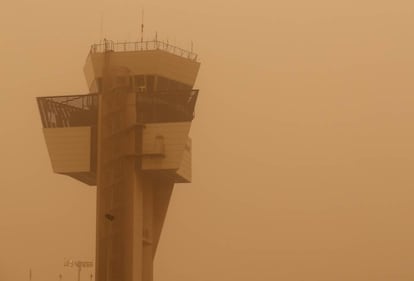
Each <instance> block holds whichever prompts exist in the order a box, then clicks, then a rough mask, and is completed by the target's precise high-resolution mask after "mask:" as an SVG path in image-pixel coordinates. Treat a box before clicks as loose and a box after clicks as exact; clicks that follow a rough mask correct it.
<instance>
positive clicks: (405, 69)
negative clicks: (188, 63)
mask: <svg viewBox="0 0 414 281" xmlns="http://www.w3.org/2000/svg"><path fill="white" fill-rule="evenodd" d="M2 4H3V5H2V8H1V9H0V62H1V67H0V79H1V80H0V81H1V82H0V134H1V135H0V136H1V138H0V168H1V170H0V171H1V174H0V192H1V193H0V281H23V280H28V276H29V274H28V271H29V268H32V271H33V279H32V280H33V281H53V280H58V275H59V273H62V274H63V276H64V277H63V280H70V281H72V280H75V278H76V273H75V270H74V269H68V268H63V259H64V258H65V257H73V258H84V259H92V258H93V256H94V247H95V246H94V241H95V189H94V188H91V187H88V186H85V185H83V184H81V183H79V182H76V181H75V180H73V179H71V178H69V177H65V176H59V175H55V174H53V173H52V168H51V166H50V162H49V158H48V154H47V150H46V145H45V143H44V140H43V135H42V130H41V122H40V118H39V114H38V111H37V105H36V102H35V97H36V96H47V95H60V94H76V93H87V87H86V83H85V80H84V77H83V73H82V67H83V64H84V62H85V58H86V56H87V53H88V50H89V46H90V44H92V43H95V42H98V41H99V40H100V39H101V38H102V37H106V38H110V39H113V40H136V39H137V38H138V37H139V32H138V30H139V25H140V21H141V19H140V14H141V8H142V7H145V38H146V39H152V38H154V35H155V32H156V31H157V32H158V39H160V40H165V41H166V40H168V41H169V42H170V43H173V44H176V45H178V46H181V47H185V48H190V46H191V43H190V42H191V41H193V42H194V49H195V51H196V52H197V53H198V54H199V58H200V61H201V63H202V65H201V69H200V73H199V77H198V80H197V83H196V87H197V88H199V89H200V96H199V100H198V105H197V108H196V119H195V120H194V122H193V127H192V131H191V136H192V138H193V183H192V184H186V185H184V184H179V185H176V188H175V191H174V194H173V199H172V202H171V205H170V209H169V213H168V217H167V221H166V224H165V227H164V231H163V234H162V238H161V242H160V246H159V248H158V252H157V256H156V260H155V270H156V272H155V278H156V280H157V281H211V280H214V281H231V280H237V281H251V280H284V281H305V280H306V281H349V280H353V281H369V280H373V281H374V280H375V281H388V280H389V281H397V280H398V281H405V280H406V281H408V280H410V281H411V280H414V224H413V219H412V218H413V214H414V204H413V203H414V189H413V188H414V176H413V175H414V130H413V129H414V91H413V90H414V79H413V77H414V51H413V50H414V33H413V26H414V2H413V1H412V0H410V1H408V0H395V1H385V0H377V1H373V0H372V1H371V0H359V1H354V0H348V1H328V0H314V1H305V0H290V1H286V0H282V1H266V0H257V1H234V0H232V1H223V0H221V1H218V0H210V1H200V2H197V1H190V0H176V1H165V0H157V1H145V2H143V1H133V0H119V1H115V0H91V1H80V0H72V1H56V0H38V1H29V0H16V1H13V2H11V1H7V2H4V3H2ZM101 18H102V19H103V20H102V23H103V24H102V25H101ZM89 274H90V271H88V270H85V271H84V272H83V273H82V280H89Z"/></svg>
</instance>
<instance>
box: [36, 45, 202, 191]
mask: <svg viewBox="0 0 414 281" xmlns="http://www.w3.org/2000/svg"><path fill="white" fill-rule="evenodd" d="M199 66H200V64H199V63H198V62H197V56H196V55H195V54H194V53H192V52H188V51H186V50H183V49H180V48H178V47H175V46H172V45H170V44H167V43H164V42H161V41H148V42H126V43H113V42H112V41H107V40H106V41H105V42H104V43H103V44H95V45H92V46H91V49H90V51H89V54H88V56H87V59H86V63H85V66H84V74H85V78H86V82H87V86H88V88H89V92H90V93H89V94H85V95H66V96H51V97H38V98H37V103H38V107H39V111H40V116H41V120H42V124H43V133H44V137H45V141H46V144H47V149H48V152H49V156H50V160H51V164H52V168H53V171H54V172H55V173H58V174H63V175H68V176H70V177H72V178H74V179H77V180H79V181H81V182H83V183H85V184H88V185H96V184H97V166H98V155H100V154H99V153H98V150H99V149H98V143H99V141H98V138H111V137H114V136H115V137H116V136H117V135H118V134H121V133H122V134H124V135H125V134H127V131H128V130H133V131H134V138H133V140H132V139H131V138H124V140H122V139H120V140H119V141H116V142H111V143H110V146H112V147H105V146H102V148H101V149H105V150H106V151H107V154H108V153H109V154H110V155H111V156H110V157H112V158H114V157H115V158H116V157H135V158H136V159H138V160H139V161H138V162H137V163H138V164H139V166H140V168H141V170H142V171H143V172H145V173H148V174H151V173H156V174H157V176H161V177H166V178H169V179H173V182H177V183H184V182H190V181H191V139H190V138H189V137H188V134H189V130H190V126H191V121H192V119H193V117H194V107H195V103H196V100H197V96H198V90H196V89H193V86H194V82H195V80H196V77H197V73H198V70H199ZM108 93H110V94H111V95H112V97H115V98H111V99H107V101H105V103H107V105H105V106H104V107H103V105H102V103H103V102H104V101H103V98H102V97H103V96H104V95H107V94H108ZM117 95H119V97H121V95H123V97H122V98H116V97H117ZM108 116H110V117H108ZM131 120H132V121H131ZM99 122H101V124H98V123H99ZM99 128H104V129H99ZM131 140H132V142H133V143H131ZM111 153H112V154H111ZM105 157H107V156H105ZM108 157H109V156H108Z"/></svg>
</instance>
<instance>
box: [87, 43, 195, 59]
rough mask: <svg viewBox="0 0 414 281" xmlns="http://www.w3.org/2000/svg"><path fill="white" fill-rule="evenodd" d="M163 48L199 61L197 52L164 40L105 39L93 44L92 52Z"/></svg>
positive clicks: (162, 49)
mask: <svg viewBox="0 0 414 281" xmlns="http://www.w3.org/2000/svg"><path fill="white" fill-rule="evenodd" d="M154 50H161V51H165V52H168V53H171V54H174V55H177V56H180V57H183V58H187V59H189V60H192V61H197V54H196V53H194V52H192V51H187V50H184V49H182V48H179V47H176V46H174V45H171V44H169V43H168V42H167V43H166V42H163V41H158V40H154V41H142V42H116V43H115V42H113V41H111V40H104V42H103V43H100V44H93V45H92V46H91V49H90V52H91V53H103V52H108V51H113V52H135V51H154Z"/></svg>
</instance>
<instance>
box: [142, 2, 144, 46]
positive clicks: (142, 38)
mask: <svg viewBox="0 0 414 281" xmlns="http://www.w3.org/2000/svg"><path fill="white" fill-rule="evenodd" d="M141 20H142V21H141V43H142V42H143V41H144V9H142V16H141Z"/></svg>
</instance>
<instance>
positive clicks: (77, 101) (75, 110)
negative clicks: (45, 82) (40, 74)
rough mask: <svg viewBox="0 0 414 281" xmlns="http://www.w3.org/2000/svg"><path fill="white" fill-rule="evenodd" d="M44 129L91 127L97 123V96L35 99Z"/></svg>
mask: <svg viewBox="0 0 414 281" xmlns="http://www.w3.org/2000/svg"><path fill="white" fill-rule="evenodd" d="M37 105H38V107H39V112H40V116H41V119H42V123H43V127H44V128H55V127H73V126H93V125H95V124H96V122H97V113H98V95H97V94H89V95H74V96H55V97H39V98H37Z"/></svg>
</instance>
